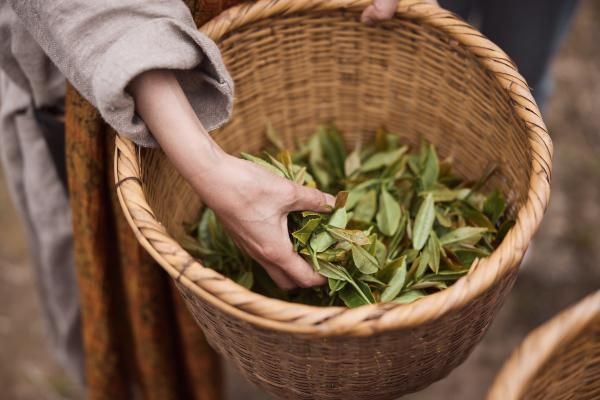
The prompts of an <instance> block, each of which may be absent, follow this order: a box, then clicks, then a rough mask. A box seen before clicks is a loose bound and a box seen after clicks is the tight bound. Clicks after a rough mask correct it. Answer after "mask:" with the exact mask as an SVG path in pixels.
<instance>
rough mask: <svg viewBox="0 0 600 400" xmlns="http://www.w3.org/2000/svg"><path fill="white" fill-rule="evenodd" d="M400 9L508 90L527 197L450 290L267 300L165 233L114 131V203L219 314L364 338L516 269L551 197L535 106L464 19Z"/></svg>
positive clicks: (311, 5) (284, 5)
mask: <svg viewBox="0 0 600 400" xmlns="http://www.w3.org/2000/svg"><path fill="white" fill-rule="evenodd" d="M369 4H370V1H369V0H325V1H314V0H279V1H273V0H261V1H258V2H256V3H251V4H244V5H240V6H237V7H234V8H231V9H229V10H227V11H225V12H224V13H222V14H221V15H220V16H218V17H217V18H215V19H213V20H212V21H210V22H208V23H207V24H206V25H204V26H202V27H201V28H200V30H201V31H202V32H203V33H205V34H206V35H207V36H208V37H210V38H211V39H213V40H214V41H215V42H218V41H219V39H220V38H222V37H223V36H224V35H225V34H227V33H228V32H230V31H232V30H234V29H238V28H240V27H243V26H246V25H249V24H252V23H253V22H256V21H258V20H261V19H265V18H270V17H275V16H278V15H286V14H292V13H298V12H302V11H310V10H321V11H327V10H340V9H342V10H352V11H360V10H362V9H364V8H365V7H366V6H367V5H369ZM398 14H401V15H402V16H403V17H405V18H411V19H414V20H418V21H420V22H422V23H424V24H428V25H430V26H433V27H436V28H437V29H439V30H441V31H443V32H445V33H446V34H447V35H448V36H449V37H451V38H452V39H454V40H456V41H457V42H459V43H460V44H461V45H463V46H464V47H465V48H467V49H468V50H469V51H470V52H472V54H474V55H475V56H477V58H478V59H479V61H480V63H481V64H482V65H483V66H484V67H485V68H486V69H488V70H489V71H491V72H492V73H493V75H494V76H495V78H496V79H497V80H498V82H499V83H500V85H501V87H502V88H504V90H505V91H506V92H507V93H508V95H509V97H510V99H511V102H512V105H513V107H514V111H515V113H516V115H517V116H518V118H519V119H520V122H521V123H522V124H524V126H525V128H526V130H527V132H528V140H529V144H530V146H531V154H532V156H531V178H530V182H529V192H528V197H527V201H526V203H525V204H524V205H523V206H522V207H521V208H520V209H519V210H518V213H517V218H516V223H515V226H514V227H513V228H512V229H511V230H510V231H509V233H508V235H507V236H506V237H505V239H504V241H503V242H502V243H501V245H500V246H499V247H498V248H497V249H496V250H495V251H494V252H493V253H492V255H491V256H489V257H488V258H485V259H482V260H480V261H479V262H478V263H477V264H476V265H474V266H473V267H472V269H471V271H470V273H469V274H468V275H467V276H465V277H463V278H462V279H460V280H459V281H458V282H456V283H455V284H454V285H453V286H451V287H450V288H448V289H445V290H443V291H441V292H438V293H436V294H433V295H429V296H427V297H425V298H423V299H420V300H418V301H416V302H414V303H411V304H404V305H400V304H393V303H380V304H373V305H368V306H362V307H358V308H354V309H346V308H342V307H315V306H307V305H302V304H295V303H289V302H285V301H281V300H276V299H272V298H268V297H265V296H262V295H260V294H257V293H254V292H251V291H249V290H248V289H245V288H243V287H242V286H239V285H238V284H236V283H234V282H233V281H232V280H230V279H227V278H225V277H223V276H222V275H221V274H219V273H217V272H216V271H214V270H212V269H210V268H207V267H204V266H202V265H201V264H200V263H199V262H198V261H196V260H194V259H193V258H192V257H191V256H190V255H189V254H188V253H187V252H186V251H185V250H183V248H182V247H181V246H180V245H179V244H178V243H177V242H176V241H175V240H174V239H173V238H172V237H170V236H169V234H168V233H167V231H166V229H165V228H164V226H163V225H162V224H161V223H160V222H159V221H158V220H157V219H156V217H155V216H154V213H153V211H152V208H151V207H150V206H149V204H148V202H147V201H146V198H145V195H144V193H143V190H142V176H141V170H140V160H139V158H138V153H137V151H136V147H135V145H134V144H133V143H132V142H131V141H129V140H127V139H124V138H121V137H117V139H116V150H115V165H114V168H115V180H116V182H117V195H118V198H119V202H120V203H121V207H122V209H123V212H124V214H125V217H126V218H127V221H128V222H129V225H131V227H132V228H133V230H134V232H135V235H136V237H137V239H138V240H139V241H140V243H141V244H142V246H143V247H144V248H145V249H146V250H147V251H148V252H149V253H150V254H151V255H152V256H153V257H154V259H155V260H156V261H157V262H158V263H159V264H160V265H161V266H162V267H163V268H164V269H165V270H166V271H167V272H168V273H169V274H170V275H171V277H173V278H174V279H175V280H176V281H178V282H180V283H181V284H183V285H185V287H187V288H188V289H190V290H191V291H192V292H194V293H195V295H197V296H198V297H200V298H202V299H203V300H204V301H207V302H209V303H210V304H211V305H213V306H215V307H217V308H218V309H220V310H222V311H223V312H226V313H228V314H230V315H232V316H234V317H236V318H240V319H242V320H245V321H247V322H249V323H252V324H255V325H258V326H260V327H263V328H266V329H272V330H280V331H285V332H293V333H297V334H306V335H311V336H333V335H353V336H361V335H370V334H372V333H375V332H382V331H387V330H391V329H398V328H405V327H411V326H417V325H421V324H423V323H426V322H429V321H433V320H435V319H437V318H439V317H441V316H442V315H444V314H445V313H447V312H448V311H450V310H453V309H457V308H460V307H463V306H465V305H467V304H468V303H469V302H471V301H472V300H474V299H475V298H476V297H477V296H479V295H480V294H482V293H483V292H484V291H485V290H486V289H488V288H490V287H491V286H492V285H494V284H496V283H497V282H499V281H500V280H501V279H502V277H504V276H505V275H506V274H508V273H510V272H511V271H512V270H513V269H514V268H518V264H519V260H520V259H521V257H522V256H523V254H524V252H525V250H526V249H527V245H528V243H529V241H530V239H531V237H532V236H533V234H534V233H535V230H536V229H537V227H538V226H539V224H540V222H541V220H542V216H543V214H544V211H545V209H546V206H547V204H548V200H549V195H550V178H551V160H552V142H551V140H550V138H549V136H548V134H547V131H546V127H545V125H544V122H543V121H542V118H541V115H540V111H539V109H538V107H537V105H536V103H535V101H534V100H533V97H532V96H531V93H530V91H529V88H528V86H527V84H526V82H525V80H524V79H523V77H522V76H521V75H520V74H519V73H518V72H517V70H516V67H515V66H514V64H513V62H512V61H511V60H510V58H509V57H508V56H507V55H506V54H505V53H504V52H503V51H502V50H500V48H498V47H497V46H496V45H494V44H493V43H492V42H490V41H489V40H488V39H486V38H485V37H483V36H482V35H481V33H479V32H477V31H476V30H475V29H473V28H472V27H471V26H469V25H468V24H467V23H465V22H463V21H461V20H460V19H458V18H456V17H455V16H454V15H453V14H452V13H450V12H448V11H445V10H443V9H441V8H439V7H436V6H433V5H430V4H428V3H424V2H422V1H415V0H404V1H401V2H400V4H399V6H398V9H397V15H398Z"/></svg>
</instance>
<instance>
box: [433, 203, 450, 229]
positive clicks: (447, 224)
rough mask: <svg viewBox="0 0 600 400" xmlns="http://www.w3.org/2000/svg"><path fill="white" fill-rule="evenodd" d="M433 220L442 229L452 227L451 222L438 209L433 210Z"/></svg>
mask: <svg viewBox="0 0 600 400" xmlns="http://www.w3.org/2000/svg"><path fill="white" fill-rule="evenodd" d="M435 219H436V221H437V222H438V224H440V225H441V226H443V227H444V228H451V227H452V220H451V219H450V217H448V215H447V214H445V213H444V212H443V211H442V210H441V209H440V208H439V207H436V208H435Z"/></svg>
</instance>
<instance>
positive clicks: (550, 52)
mask: <svg viewBox="0 0 600 400" xmlns="http://www.w3.org/2000/svg"><path fill="white" fill-rule="evenodd" d="M439 3H440V5H441V6H442V7H444V8H447V9H448V10H450V11H453V12H455V13H457V14H458V15H460V16H461V17H463V18H464V19H469V18H470V17H473V16H476V17H478V18H475V19H479V20H480V29H481V32H482V33H483V34H484V35H486V36H487V37H489V38H490V39H491V40H492V41H493V42H494V43H496V44H497V45H498V46H500V47H501V48H502V49H503V50H504V51H505V52H506V53H507V54H508V55H509V56H510V57H511V58H512V59H513V60H514V61H515V63H516V64H517V67H518V68H519V71H520V72H521V74H522V75H523V76H524V77H525V79H526V80H527V82H528V83H529V85H530V86H531V87H532V89H533V91H532V93H533V96H534V97H535V100H536V102H537V103H538V105H539V106H540V108H543V106H544V104H545V103H546V100H547V98H548V96H549V95H550V93H551V91H552V81H551V80H550V78H549V74H548V70H549V66H550V62H551V61H552V58H553V57H554V54H556V51H557V49H558V46H559V44H560V42H561V40H562V38H563V37H564V35H565V33H566V32H567V28H568V26H569V23H570V21H571V17H572V16H573V13H574V11H575V9H576V5H577V0H439Z"/></svg>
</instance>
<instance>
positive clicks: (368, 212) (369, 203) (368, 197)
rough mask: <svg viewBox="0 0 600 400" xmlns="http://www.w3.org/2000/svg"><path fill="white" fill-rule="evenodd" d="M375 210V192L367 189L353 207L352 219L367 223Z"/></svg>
mask: <svg viewBox="0 0 600 400" xmlns="http://www.w3.org/2000/svg"><path fill="white" fill-rule="evenodd" d="M376 211H377V192H376V191H375V190H369V191H368V192H366V193H364V194H363V195H362V197H361V198H360V199H359V200H358V202H357V203H356V207H355V208H354V218H353V219H354V220H356V221H360V222H364V223H369V222H371V220H372V219H373V217H374V216H375V212H376Z"/></svg>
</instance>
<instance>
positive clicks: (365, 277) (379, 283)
mask: <svg viewBox="0 0 600 400" xmlns="http://www.w3.org/2000/svg"><path fill="white" fill-rule="evenodd" d="M359 279H360V280H361V281H363V282H365V283H370V284H372V285H374V286H379V287H382V288H383V287H386V286H387V285H386V284H385V283H384V282H382V281H380V280H379V279H377V278H375V277H374V276H373V275H362V276H361V277H360V278H359Z"/></svg>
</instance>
